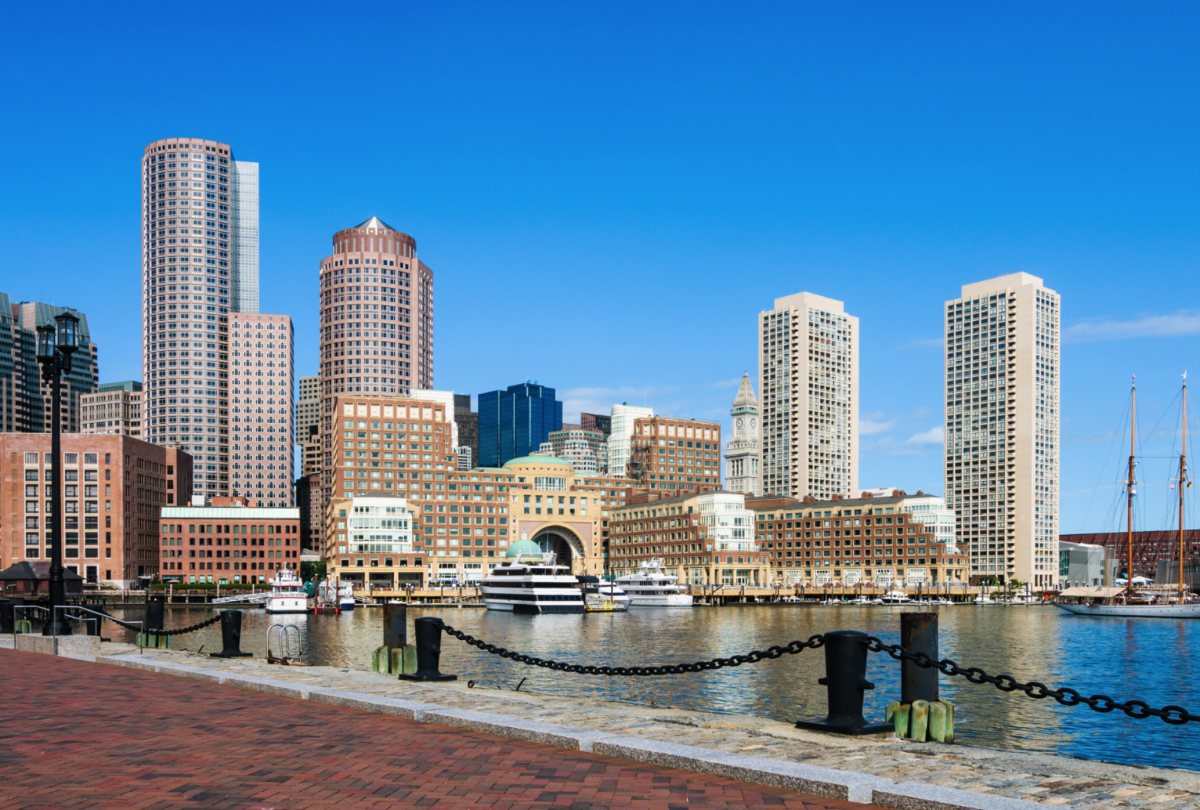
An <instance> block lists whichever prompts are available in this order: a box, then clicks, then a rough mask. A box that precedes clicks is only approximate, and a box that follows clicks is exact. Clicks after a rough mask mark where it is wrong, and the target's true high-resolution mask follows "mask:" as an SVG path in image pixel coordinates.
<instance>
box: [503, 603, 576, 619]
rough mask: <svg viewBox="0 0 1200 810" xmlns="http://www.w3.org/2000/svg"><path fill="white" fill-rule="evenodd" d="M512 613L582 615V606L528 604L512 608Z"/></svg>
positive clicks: (527, 614)
mask: <svg viewBox="0 0 1200 810" xmlns="http://www.w3.org/2000/svg"><path fill="white" fill-rule="evenodd" d="M489 607H490V605H489ZM512 612H513V613H514V614H516V615H526V616H536V615H540V614H543V613H583V605H574V604H570V603H566V604H561V605H556V604H552V603H551V604H538V603H537V602H529V603H526V604H519V605H513V606H512Z"/></svg>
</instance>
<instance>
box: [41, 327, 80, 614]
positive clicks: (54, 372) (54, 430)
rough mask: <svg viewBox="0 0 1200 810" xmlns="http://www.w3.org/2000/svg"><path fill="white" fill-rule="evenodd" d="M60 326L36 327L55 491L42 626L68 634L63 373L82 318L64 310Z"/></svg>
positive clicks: (74, 346)
mask: <svg viewBox="0 0 1200 810" xmlns="http://www.w3.org/2000/svg"><path fill="white" fill-rule="evenodd" d="M54 320H55V323H56V324H57V327H55V326H51V325H49V324H43V325H42V326H39V327H38V328H37V333H38V340H37V359H38V362H39V363H41V364H42V379H44V380H46V381H47V382H48V383H50V407H51V415H50V466H51V471H52V472H51V477H52V478H53V479H54V480H53V483H52V484H51V486H52V487H54V491H53V493H52V495H51V507H50V516H49V517H50V544H51V545H50V618H49V621H47V622H46V625H45V627H43V628H42V635H45V636H69V635H70V634H71V625H70V623H68V622H67V617H66V615H65V614H64V613H63V611H61V610H56V609H55V608H60V607H62V606H64V605H66V603H67V588H66V581H65V580H64V578H63V564H62V544H63V524H62V513H63V498H62V493H63V474H62V416H61V413H62V407H61V403H60V400H61V397H62V377H63V375H64V374H69V373H70V371H71V355H72V354H73V353H74V352H75V349H76V348H77V347H78V345H79V318H77V317H76V316H74V315H72V314H71V313H70V312H63V313H62V314H60V315H57V316H55V318H54Z"/></svg>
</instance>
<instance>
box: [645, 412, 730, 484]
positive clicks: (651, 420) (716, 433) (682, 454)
mask: <svg viewBox="0 0 1200 810" xmlns="http://www.w3.org/2000/svg"><path fill="white" fill-rule="evenodd" d="M625 475H626V476H627V477H628V478H630V479H632V480H633V485H634V487H635V488H636V489H648V490H659V491H665V492H666V494H667V495H668V496H670V495H681V494H683V493H685V492H711V491H713V490H715V489H720V488H721V425H720V423H719V422H698V421H696V420H694V419H675V418H672V417H669V416H644V417H641V418H640V419H635V420H633V435H632V436H631V437H630V443H629V462H628V464H627V465H626V467H625Z"/></svg>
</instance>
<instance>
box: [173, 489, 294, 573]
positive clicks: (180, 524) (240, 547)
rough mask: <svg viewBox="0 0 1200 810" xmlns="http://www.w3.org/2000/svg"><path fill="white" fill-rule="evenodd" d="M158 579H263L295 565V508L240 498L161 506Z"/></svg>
mask: <svg viewBox="0 0 1200 810" xmlns="http://www.w3.org/2000/svg"><path fill="white" fill-rule="evenodd" d="M159 533H160V535H161V537H162V543H161V547H160V551H161V557H160V559H161V563H160V564H161V572H162V580H163V581H164V582H179V583H187V584H193V583H244V582H258V583H266V582H267V581H269V580H270V579H271V578H273V577H274V576H275V575H276V574H277V573H279V570H280V569H282V568H289V569H291V570H293V571H295V572H297V574H299V571H300V510H299V509H294V508H291V507H263V506H259V505H258V504H257V503H255V502H254V501H247V500H245V499H244V498H226V497H220V498H214V499H213V503H212V505H211V506H174V507H170V506H169V507H166V508H164V509H163V510H162V514H161V516H160V517H159Z"/></svg>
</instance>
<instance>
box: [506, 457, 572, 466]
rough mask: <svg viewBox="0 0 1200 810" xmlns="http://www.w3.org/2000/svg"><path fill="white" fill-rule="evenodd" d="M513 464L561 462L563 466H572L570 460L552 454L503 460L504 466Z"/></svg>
mask: <svg viewBox="0 0 1200 810" xmlns="http://www.w3.org/2000/svg"><path fill="white" fill-rule="evenodd" d="M514 464H561V465H563V466H564V467H570V466H572V464H571V462H569V461H567V460H566V459H561V458H555V457H554V456H521V457H520V458H510V459H509V460H508V461H506V462H504V466H505V467H511V466H512V465H514Z"/></svg>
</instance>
